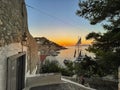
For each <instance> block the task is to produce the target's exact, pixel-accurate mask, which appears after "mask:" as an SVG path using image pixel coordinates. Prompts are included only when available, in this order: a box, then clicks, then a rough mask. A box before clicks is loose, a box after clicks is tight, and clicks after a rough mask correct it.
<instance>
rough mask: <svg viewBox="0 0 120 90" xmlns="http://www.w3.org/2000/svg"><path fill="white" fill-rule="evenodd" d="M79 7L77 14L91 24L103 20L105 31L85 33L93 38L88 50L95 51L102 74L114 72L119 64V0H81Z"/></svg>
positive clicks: (88, 37)
mask: <svg viewBox="0 0 120 90" xmlns="http://www.w3.org/2000/svg"><path fill="white" fill-rule="evenodd" d="M79 7H80V9H79V10H78V11H77V15H79V16H81V17H83V18H85V19H88V20H89V21H90V23H91V24H92V25H95V24H97V23H101V22H103V21H104V24H103V28H104V29H106V30H107V31H106V32H105V33H96V32H91V33H89V34H88V35H87V37H86V39H93V40H94V41H93V44H92V45H91V46H89V48H88V51H90V52H93V53H95V55H96V57H97V60H98V61H97V63H98V64H99V66H100V70H101V71H102V72H103V74H102V75H106V74H112V73H115V72H116V71H117V68H118V66H119V65H120V0H83V1H80V2H79Z"/></svg>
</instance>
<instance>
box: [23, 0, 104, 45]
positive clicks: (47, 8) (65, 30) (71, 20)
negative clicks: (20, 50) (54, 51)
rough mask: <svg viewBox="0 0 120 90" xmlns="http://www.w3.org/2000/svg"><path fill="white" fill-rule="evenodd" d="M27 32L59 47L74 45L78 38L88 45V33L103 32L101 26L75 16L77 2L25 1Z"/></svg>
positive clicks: (60, 0)
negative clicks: (86, 38) (44, 38)
mask: <svg viewBox="0 0 120 90" xmlns="http://www.w3.org/2000/svg"><path fill="white" fill-rule="evenodd" d="M25 1H26V5H27V13H28V25H29V31H30V33H31V34H32V35H33V36H34V37H46V38H48V39H49V40H51V41H54V42H56V43H58V44H60V45H63V46H66V45H75V43H76V42H77V40H78V37H81V38H82V44H89V43H90V41H86V40H85V37H86V35H87V34H88V33H90V32H92V31H95V32H103V28H102V26H101V24H97V25H95V26H93V25H90V24H89V21H87V20H85V19H84V18H81V17H79V16H77V15H76V14H75V13H76V11H77V10H78V9H79V7H78V1H79V0H25Z"/></svg>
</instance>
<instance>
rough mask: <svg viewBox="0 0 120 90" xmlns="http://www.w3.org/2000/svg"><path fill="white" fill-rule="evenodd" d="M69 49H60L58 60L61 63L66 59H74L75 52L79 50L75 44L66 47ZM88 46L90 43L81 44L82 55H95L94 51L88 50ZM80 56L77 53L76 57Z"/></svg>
mask: <svg viewBox="0 0 120 90" xmlns="http://www.w3.org/2000/svg"><path fill="white" fill-rule="evenodd" d="M66 48H67V49H64V50H60V51H59V52H60V53H59V54H58V56H56V57H55V58H56V60H58V61H59V63H60V64H63V61H64V60H65V59H67V60H71V61H74V60H75V57H74V53H75V50H76V51H77V50H78V48H77V47H75V46H68V47H66ZM87 48H88V45H81V46H80V48H79V49H80V50H81V54H82V55H85V54H86V55H88V56H90V57H92V58H93V57H94V56H95V55H94V54H93V53H90V52H88V51H86V49H87ZM77 56H78V53H76V57H77Z"/></svg>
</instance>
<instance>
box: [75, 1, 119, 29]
mask: <svg viewBox="0 0 120 90" xmlns="http://www.w3.org/2000/svg"><path fill="white" fill-rule="evenodd" d="M79 7H80V9H79V10H78V11H77V15H79V16H81V17H84V18H86V19H88V20H89V21H90V23H91V24H93V25H94V24H96V23H100V22H101V21H107V23H106V24H105V25H104V28H106V29H109V30H111V29H113V28H114V27H116V28H119V27H120V25H119V23H120V0H83V1H80V2H79ZM108 22H109V23H108Z"/></svg>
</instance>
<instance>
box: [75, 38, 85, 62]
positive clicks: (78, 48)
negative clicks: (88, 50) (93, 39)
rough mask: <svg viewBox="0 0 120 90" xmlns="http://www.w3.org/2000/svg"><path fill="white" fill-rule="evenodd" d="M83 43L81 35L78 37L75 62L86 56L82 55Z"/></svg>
mask: <svg viewBox="0 0 120 90" xmlns="http://www.w3.org/2000/svg"><path fill="white" fill-rule="evenodd" d="M80 45H81V37H80V38H79V39H78V41H77V43H76V45H75V52H74V58H75V60H74V62H81V61H82V60H83V58H84V56H83V55H82V50H81V48H80Z"/></svg>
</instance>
